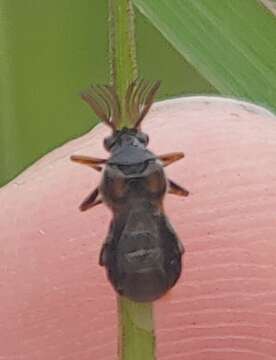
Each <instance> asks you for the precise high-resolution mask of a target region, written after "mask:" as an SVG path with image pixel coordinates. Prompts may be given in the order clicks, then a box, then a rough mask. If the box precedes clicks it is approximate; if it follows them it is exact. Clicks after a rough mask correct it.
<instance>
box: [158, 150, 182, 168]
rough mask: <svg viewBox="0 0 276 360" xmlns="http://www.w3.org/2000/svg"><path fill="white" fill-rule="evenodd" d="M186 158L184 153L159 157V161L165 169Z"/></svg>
mask: <svg viewBox="0 0 276 360" xmlns="http://www.w3.org/2000/svg"><path fill="white" fill-rule="evenodd" d="M184 156H185V155H184V154H183V153H182V152H174V153H169V154H164V155H159V156H158V159H159V160H161V161H162V163H163V166H164V167H165V166H168V165H170V164H172V163H174V162H175V161H177V160H180V159H182V158H184Z"/></svg>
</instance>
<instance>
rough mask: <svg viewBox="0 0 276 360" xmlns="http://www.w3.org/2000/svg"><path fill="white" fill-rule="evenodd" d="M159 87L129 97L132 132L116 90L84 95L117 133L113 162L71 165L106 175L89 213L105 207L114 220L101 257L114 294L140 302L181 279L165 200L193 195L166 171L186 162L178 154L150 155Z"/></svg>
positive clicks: (135, 90) (88, 202)
mask: <svg viewBox="0 0 276 360" xmlns="http://www.w3.org/2000/svg"><path fill="white" fill-rule="evenodd" d="M159 85H160V83H159V82H154V83H149V82H146V81H145V80H136V81H134V82H133V83H131V84H130V86H129V88H128V91H127V94H126V97H125V107H126V113H127V114H126V115H127V116H128V117H129V119H130V120H131V124H133V127H132V128H122V129H118V128H117V125H118V123H119V121H120V119H121V116H122V112H121V109H120V105H119V101H118V96H117V94H116V92H115V91H114V88H113V87H111V86H97V87H95V86H94V87H91V89H90V90H89V91H88V92H87V93H84V94H82V98H83V99H84V100H85V101H86V102H87V103H88V104H89V105H90V107H91V108H92V109H93V110H94V112H95V113H96V115H97V116H98V117H99V118H100V119H101V120H102V121H103V122H104V123H105V124H106V125H108V126H109V127H110V128H111V129H112V134H111V135H110V136H109V137H107V138H105V139H104V147H105V149H106V150H107V151H109V152H110V153H111V156H110V157H109V159H99V158H93V157H88V156H81V155H73V156H72V157H71V159H72V160H73V161H76V162H78V163H81V164H85V165H88V166H90V167H92V168H93V169H95V170H97V171H102V166H103V165H104V170H103V176H102V180H101V183H100V185H99V186H98V187H97V188H96V189H95V190H94V191H93V192H92V193H91V194H90V195H89V196H88V197H87V198H86V199H85V200H84V201H83V202H82V204H81V205H80V210H82V211H85V210H88V209H90V208H92V207H94V206H95V205H97V204H100V203H102V202H103V203H105V204H106V205H107V206H108V207H109V208H110V209H111V211H112V214H113V218H112V221H111V224H110V228H109V232H108V235H107V238H106V240H105V242H104V244H103V246H102V249H101V253H100V265H102V266H105V267H106V271H107V276H108V278H109V280H110V282H111V284H112V286H113V287H114V289H115V290H116V291H117V292H118V293H119V294H120V295H123V296H126V297H128V298H130V299H132V300H134V301H137V302H149V301H153V300H156V299H158V298H160V297H161V296H162V295H164V294H165V293H166V292H167V291H168V290H169V289H170V288H172V287H173V285H174V284H175V283H176V281H177V280H178V278H179V276H180V274H181V267H182V266H181V257H182V255H183V253H184V247H183V245H182V243H181V242H180V240H179V239H178V237H177V235H176V233H175V231H174V230H173V228H172V226H171V224H170V222H169V220H168V218H167V216H166V215H165V213H164V209H163V199H164V196H165V194H166V193H167V192H168V193H172V194H177V195H180V196H188V194H189V192H188V191H187V190H186V189H184V188H182V187H181V186H179V185H177V184H176V183H175V182H173V181H172V180H170V179H167V177H166V175H165V173H164V167H166V166H168V165H169V164H171V163H173V162H174V161H177V160H179V159H181V158H183V157H184V154H183V153H180V152H176V153H170V154H165V155H160V156H156V155H155V154H153V153H152V152H151V151H149V150H148V149H147V145H148V142H149V138H148V136H147V135H146V134H145V133H143V132H142V131H141V128H140V125H141V122H142V120H143V119H144V117H145V115H146V114H147V112H148V111H149V109H150V107H151V105H152V103H153V100H154V96H155V94H156V92H157V90H158V88H159Z"/></svg>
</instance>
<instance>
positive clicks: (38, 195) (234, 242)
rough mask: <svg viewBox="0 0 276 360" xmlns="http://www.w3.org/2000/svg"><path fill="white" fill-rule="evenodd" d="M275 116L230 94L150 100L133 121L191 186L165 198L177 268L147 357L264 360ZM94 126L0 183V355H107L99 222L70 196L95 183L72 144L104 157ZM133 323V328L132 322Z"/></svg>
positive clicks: (272, 311)
mask: <svg viewBox="0 0 276 360" xmlns="http://www.w3.org/2000/svg"><path fill="white" fill-rule="evenodd" d="M275 120H276V117H275V116H273V115H272V114H271V113H269V112H268V111H266V110H264V109H262V108H259V107H257V106H254V105H250V104H248V103H244V102H238V101H235V100H229V99H223V98H210V97H193V98H182V99H175V100H170V101H165V102H161V103H158V104H156V105H155V106H154V107H153V109H152V110H151V111H150V113H149V114H148V116H147V117H146V119H145V121H144V124H143V130H144V131H145V132H146V133H147V134H148V135H149V136H150V142H149V148H150V149H151V150H152V151H154V152H155V153H156V154H162V153H163V154H164V153H169V152H174V151H183V152H184V153H185V158H184V159H182V160H179V161H177V162H175V163H174V164H172V165H170V166H168V167H166V170H165V171H166V173H167V175H168V176H169V178H171V179H172V180H173V181H175V182H176V183H178V184H180V185H182V186H184V187H185V188H187V189H188V190H189V191H190V196H189V197H187V198H181V197H178V196H175V195H167V196H166V199H165V203H164V207H165V211H166V213H167V215H168V216H169V219H170V221H171V223H172V225H173V226H174V228H175V230H176V231H177V233H178V235H179V237H180V239H181V240H182V241H183V243H184V246H185V249H186V253H185V255H184V259H183V260H184V262H183V265H184V266H183V273H182V276H181V278H180V280H179V281H178V283H177V285H176V286H175V287H174V288H173V290H172V291H171V292H170V293H169V295H168V296H165V297H164V298H163V299H161V300H160V301H158V302H157V303H156V306H155V312H156V333H157V358H158V359H164V360H177V359H181V360H209V359H212V360H221V359H223V360H240V359H242V360H249V359H250V360H274V359H275V358H276V281H275V279H276V241H275V239H276V222H275V211H276V121H275ZM108 134H109V129H108V128H106V127H104V126H103V125H99V126H97V127H96V128H95V129H94V130H93V131H92V132H90V133H89V134H87V135H85V136H83V137H82V138H80V139H77V140H74V141H71V142H69V143H68V144H66V145H64V146H63V147H61V148H59V149H57V150H55V151H53V152H52V153H50V154H49V155H47V156H46V157H44V158H43V159H41V160H40V161H39V162H37V163H36V164H35V165H33V166H32V167H31V168H29V169H28V170H27V171H25V172H24V173H23V174H22V175H20V176H19V177H17V178H16V179H15V180H14V181H12V182H11V183H9V184H8V185H6V186H5V187H4V188H2V189H1V190H0V202H1V209H0V229H1V235H0V248H1V252H0V264H1V265H0V266H1V272H0V274H1V275H0V285H1V293H0V294H1V297H0V299H1V300H0V303H1V307H0V318H1V322H0V333H1V338H0V358H1V359H4V360H19V359H20V360H21V359H24V360H25V359H26V360H27V359H28V360H37V359H39V360H46V359H47V360H49V359H55V360H61V359H66V360H73V359H74V360H75V359H78V360H91V359H104V360H109V359H110V360H111V359H114V358H115V357H116V342H117V337H116V326H117V325H116V321H117V320H116V298H115V294H114V292H113V290H112V288H111V286H110V284H109V283H108V281H107V280H106V275H105V271H104V269H103V268H102V267H100V266H99V265H98V257H99V253H100V248H101V244H102V242H103V241H104V239H105V236H106V234H107V231H108V226H109V222H110V218H111V216H110V212H109V210H108V209H107V208H106V207H105V206H104V205H98V206H97V207H95V208H93V209H91V210H89V211H87V212H85V213H81V212H80V211H79V210H78V205H79V204H80V203H81V201H82V200H83V199H84V198H85V196H87V195H88V193H89V192H91V191H92V189H93V188H95V187H96V186H97V185H98V183H99V181H100V174H99V173H98V172H96V171H94V170H93V169H91V168H88V167H84V166H79V167H78V165H76V164H73V163H71V162H70V161H69V157H70V156H71V155H72V154H84V155H90V156H95V157H106V156H107V154H106V152H105V150H104V149H103V147H102V140H103V138H104V137H105V136H107V135H108ZM140 326H142V327H143V326H145V324H143V323H141V324H140Z"/></svg>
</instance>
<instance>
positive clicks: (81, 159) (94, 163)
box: [71, 155, 107, 171]
mask: <svg viewBox="0 0 276 360" xmlns="http://www.w3.org/2000/svg"><path fill="white" fill-rule="evenodd" d="M71 160H72V161H74V162H77V163H79V164H83V165H87V166H89V167H92V168H93V169H95V170H97V171H102V167H101V166H99V164H105V163H106V161H107V160H106V159H99V158H94V157H90V156H85V155H72V156H71Z"/></svg>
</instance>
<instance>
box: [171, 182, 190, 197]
mask: <svg viewBox="0 0 276 360" xmlns="http://www.w3.org/2000/svg"><path fill="white" fill-rule="evenodd" d="M168 183H169V190H168V192H169V193H170V194H175V195H179V196H188V195H189V191H188V190H187V189H185V188H183V187H181V186H180V185H178V184H176V183H175V182H174V181H172V180H170V179H169V180H168Z"/></svg>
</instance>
